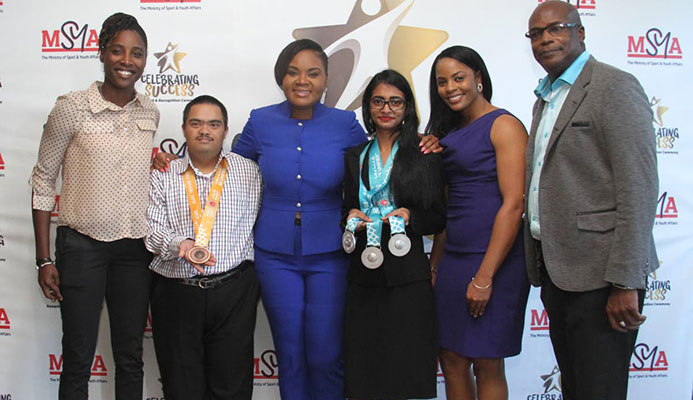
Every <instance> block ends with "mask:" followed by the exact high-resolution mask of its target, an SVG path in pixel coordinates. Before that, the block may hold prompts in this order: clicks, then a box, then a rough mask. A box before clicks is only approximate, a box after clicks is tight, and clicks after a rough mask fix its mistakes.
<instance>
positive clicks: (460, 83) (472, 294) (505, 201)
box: [426, 46, 529, 400]
mask: <svg viewBox="0 0 693 400" xmlns="http://www.w3.org/2000/svg"><path fill="white" fill-rule="evenodd" d="M491 94H492V89H491V79H490V77H489V74H488V71H487V69H486V65H485V64H484V61H483V60H482V59H481V57H480V56H479V54H477V53H476V52H475V51H474V50H472V49H470V48H468V47H463V46H453V47H450V48H448V49H445V50H443V52H442V53H440V54H439V55H438V56H437V57H436V59H435V61H434V62H433V66H432V68H431V76H430V97H431V116H430V118H429V122H428V126H427V127H426V132H427V133H433V134H435V135H438V136H439V137H441V138H442V139H441V140H440V144H441V145H442V146H443V147H444V148H445V150H444V151H443V163H444V166H445V178H446V184H447V186H448V211H447V228H446V231H445V233H443V234H440V235H436V238H435V241H434V244H433V250H432V253H431V266H432V271H433V272H435V275H434V278H433V279H434V281H435V292H436V300H437V307H438V320H439V341H440V362H441V367H442V369H443V374H444V375H445V391H446V396H447V398H448V399H455V400H457V399H474V398H477V396H478V398H482V399H507V398H508V388H507V382H506V379H505V368H504V358H505V357H510V356H514V355H517V354H519V353H520V348H521V343H522V329H523V325H524V314H525V306H526V304H527V295H528V293H529V283H528V280H527V276H526V271H525V265H524V252H523V247H522V231H521V230H520V229H519V228H520V224H521V223H522V218H521V215H522V203H523V200H522V197H523V191H524V176H525V157H524V155H525V146H526V144H527V132H526V130H525V128H524V126H523V125H522V123H521V122H520V121H519V120H517V119H516V118H515V117H514V116H512V115H511V114H510V113H508V112H507V111H506V110H503V109H500V108H497V107H495V106H493V105H492V104H491V103H490V101H491Z"/></svg>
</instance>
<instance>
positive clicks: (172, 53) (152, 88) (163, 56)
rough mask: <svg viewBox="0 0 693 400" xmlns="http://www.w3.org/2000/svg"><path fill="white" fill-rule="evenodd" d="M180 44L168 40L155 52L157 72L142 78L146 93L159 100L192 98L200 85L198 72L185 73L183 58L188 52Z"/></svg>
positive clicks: (174, 100)
mask: <svg viewBox="0 0 693 400" xmlns="http://www.w3.org/2000/svg"><path fill="white" fill-rule="evenodd" d="M179 48H180V44H174V43H171V42H168V44H167V45H166V47H165V48H164V50H162V51H160V52H155V53H154V57H156V59H157V62H156V66H157V67H158V68H159V72H158V73H156V74H143V75H142V77H141V78H140V80H141V81H142V83H144V93H145V94H146V95H147V96H150V97H151V98H152V100H154V101H157V102H176V101H182V99H191V98H192V96H194V95H195V89H196V88H197V87H198V86H199V85H200V78H199V76H198V75H197V74H184V73H183V70H182V68H181V60H183V58H185V56H187V53H184V52H182V51H180V49H179Z"/></svg>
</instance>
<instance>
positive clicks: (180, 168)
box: [170, 150, 231, 176]
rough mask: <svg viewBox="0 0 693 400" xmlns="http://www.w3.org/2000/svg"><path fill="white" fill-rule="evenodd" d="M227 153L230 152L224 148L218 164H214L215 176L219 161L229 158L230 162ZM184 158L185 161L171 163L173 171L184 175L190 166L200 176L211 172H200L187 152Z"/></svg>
mask: <svg viewBox="0 0 693 400" xmlns="http://www.w3.org/2000/svg"><path fill="white" fill-rule="evenodd" d="M227 154H228V153H224V150H222V151H221V152H220V153H219V159H218V160H217V165H215V166H214V170H213V171H212V176H214V172H215V171H216V170H217V167H218V166H219V163H220V162H221V160H222V159H224V158H227V161H226V162H229V160H228V157H227ZM183 160H184V161H183V162H181V163H171V164H170V166H171V172H172V173H174V174H178V175H182V174H183V173H184V172H185V171H187V170H188V167H190V168H192V170H193V172H195V175H198V176H207V175H209V174H204V173H202V172H200V170H199V169H197V167H195V166H194V165H193V163H192V160H191V159H190V155H189V154H188V153H187V152H186V153H185V157H183ZM229 165H231V164H230V162H229Z"/></svg>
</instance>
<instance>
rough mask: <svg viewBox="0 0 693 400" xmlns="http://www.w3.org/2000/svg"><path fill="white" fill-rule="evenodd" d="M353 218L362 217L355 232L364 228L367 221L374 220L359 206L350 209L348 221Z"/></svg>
mask: <svg viewBox="0 0 693 400" xmlns="http://www.w3.org/2000/svg"><path fill="white" fill-rule="evenodd" d="M352 218H361V221H359V224H358V225H356V229H355V230H354V232H358V231H360V230H362V229H363V228H365V227H366V222H373V220H372V219H370V218H368V216H367V215H366V214H364V213H363V211H361V210H359V209H358V208H352V209H351V210H349V215H347V219H346V220H347V222H349V220H350V219H352Z"/></svg>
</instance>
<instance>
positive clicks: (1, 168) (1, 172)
mask: <svg viewBox="0 0 693 400" xmlns="http://www.w3.org/2000/svg"><path fill="white" fill-rule="evenodd" d="M4 176H5V160H3V158H2V153H0V178H2V177H4Z"/></svg>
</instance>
